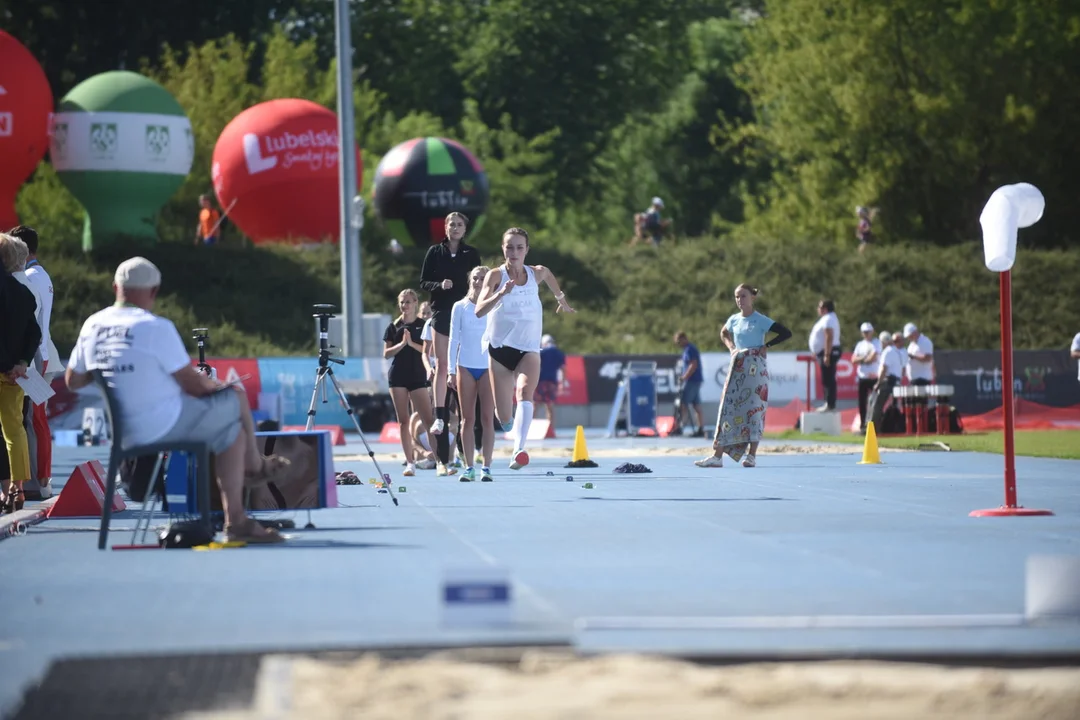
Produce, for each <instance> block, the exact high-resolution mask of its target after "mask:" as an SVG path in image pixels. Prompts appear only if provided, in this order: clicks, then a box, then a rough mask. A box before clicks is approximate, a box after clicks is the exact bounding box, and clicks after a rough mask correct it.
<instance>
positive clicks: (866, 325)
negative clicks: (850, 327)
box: [859, 322, 874, 332]
mask: <svg viewBox="0 0 1080 720" xmlns="http://www.w3.org/2000/svg"><path fill="white" fill-rule="evenodd" d="M859 332H874V326H873V325H871V324H870V323H868V322H864V323H863V324H862V325H860V326H859Z"/></svg>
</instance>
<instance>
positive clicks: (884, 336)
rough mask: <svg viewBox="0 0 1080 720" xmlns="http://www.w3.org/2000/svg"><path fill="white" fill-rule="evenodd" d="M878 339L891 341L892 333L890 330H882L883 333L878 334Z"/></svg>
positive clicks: (885, 341) (886, 341) (884, 341)
mask: <svg viewBox="0 0 1080 720" xmlns="http://www.w3.org/2000/svg"><path fill="white" fill-rule="evenodd" d="M878 340H880V341H881V342H883V343H891V342H892V333H891V332H889V331H888V330H882V331H881V334H880V335H878Z"/></svg>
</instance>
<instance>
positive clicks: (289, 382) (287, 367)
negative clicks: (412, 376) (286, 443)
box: [259, 357, 385, 432]
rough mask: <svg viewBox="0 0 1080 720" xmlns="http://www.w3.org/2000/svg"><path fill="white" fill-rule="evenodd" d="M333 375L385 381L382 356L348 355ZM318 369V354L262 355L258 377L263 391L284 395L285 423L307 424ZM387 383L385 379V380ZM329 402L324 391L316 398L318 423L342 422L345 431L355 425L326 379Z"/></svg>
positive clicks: (333, 367)
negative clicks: (309, 356)
mask: <svg viewBox="0 0 1080 720" xmlns="http://www.w3.org/2000/svg"><path fill="white" fill-rule="evenodd" d="M331 369H332V370H333V371H334V376H335V377H336V378H337V379H338V380H339V381H342V380H379V381H383V382H384V381H385V374H384V373H383V371H382V359H381V358H374V359H373V358H346V359H345V364H344V365H337V364H334V365H332V366H331ZM318 370H319V360H318V358H317V357H311V358H259V377H260V379H261V380H262V392H264V393H278V394H280V395H281V407H282V415H283V420H282V425H304V424H306V423H307V413H308V407H309V406H310V404H311V394H312V392H314V390H315V379H316V374H317V373H318ZM384 384H385V382H384ZM325 389H326V403H323V393H322V392H320V393H319V397H318V398H317V399H316V402H315V424H316V425H340V426H341V427H342V429H344V430H345V432H353V431H355V430H356V428H355V427H354V426H353V423H352V421H351V420H350V419H349V415H348V413H347V412H346V411H345V409H344V408H343V407H342V406H341V401H340V400H339V399H338V397H337V391H336V390H334V386H333V385H332V384H331V383H330V381H329V378H328V379H327V381H326V383H325Z"/></svg>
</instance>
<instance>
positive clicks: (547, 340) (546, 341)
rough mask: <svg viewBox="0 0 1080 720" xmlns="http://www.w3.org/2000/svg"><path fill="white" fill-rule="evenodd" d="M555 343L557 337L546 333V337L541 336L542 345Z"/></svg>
mask: <svg viewBox="0 0 1080 720" xmlns="http://www.w3.org/2000/svg"><path fill="white" fill-rule="evenodd" d="M533 337H535V336H533ZM554 344H555V338H553V337H551V336H550V335H545V336H544V337H542V338H540V345H542V346H543V347H547V346H548V345H554Z"/></svg>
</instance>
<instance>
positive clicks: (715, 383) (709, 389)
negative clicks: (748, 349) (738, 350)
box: [701, 352, 806, 404]
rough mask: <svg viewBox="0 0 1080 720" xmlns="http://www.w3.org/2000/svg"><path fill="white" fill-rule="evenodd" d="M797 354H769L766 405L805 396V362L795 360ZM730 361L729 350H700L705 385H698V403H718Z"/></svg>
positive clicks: (800, 398) (802, 398)
mask: <svg viewBox="0 0 1080 720" xmlns="http://www.w3.org/2000/svg"><path fill="white" fill-rule="evenodd" d="M798 355H799V353H793V352H775V353H774V352H770V353H769V357H768V360H767V362H768V367H769V403H770V404H783V403H789V402H791V401H792V400H805V399H806V363H804V362H799V361H798V360H796V358H797V357H798ZM730 364H731V354H730V353H726V352H723V353H702V355H701V367H702V371H703V372H704V373H705V384H704V385H702V386H701V401H702V402H706V403H718V402H720V395H721V393H722V392H723V391H724V382H725V381H726V380H727V373H728V366H729V365H730Z"/></svg>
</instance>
